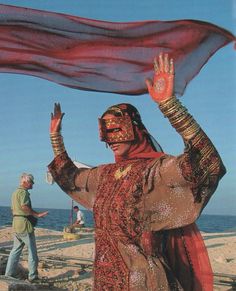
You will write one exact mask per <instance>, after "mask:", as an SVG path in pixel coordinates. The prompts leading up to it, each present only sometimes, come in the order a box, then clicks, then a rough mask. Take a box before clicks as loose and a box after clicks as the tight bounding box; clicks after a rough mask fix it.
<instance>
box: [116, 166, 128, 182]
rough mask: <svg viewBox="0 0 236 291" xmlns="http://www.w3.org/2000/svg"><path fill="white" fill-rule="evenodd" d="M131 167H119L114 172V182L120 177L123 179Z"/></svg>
mask: <svg viewBox="0 0 236 291" xmlns="http://www.w3.org/2000/svg"><path fill="white" fill-rule="evenodd" d="M131 168H132V166H131V165H129V166H128V167H126V168H124V167H120V168H119V169H117V170H116V172H115V178H116V180H118V179H120V178H121V177H125V176H126V175H127V174H128V172H129V171H130V170H131Z"/></svg>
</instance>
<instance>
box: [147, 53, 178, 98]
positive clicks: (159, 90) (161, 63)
mask: <svg viewBox="0 0 236 291" xmlns="http://www.w3.org/2000/svg"><path fill="white" fill-rule="evenodd" d="M146 85H147V88H148V92H149V94H150V96H151V97H152V99H153V100H154V101H155V102H157V103H159V102H161V101H163V100H166V99H169V98H170V97H171V96H173V90H174V63H173V59H170V60H169V55H168V54H164V56H163V54H162V53H161V54H160V55H159V56H158V58H157V57H156V58H155V60H154V77H153V82H152V81H151V80H148V79H147V80H146Z"/></svg>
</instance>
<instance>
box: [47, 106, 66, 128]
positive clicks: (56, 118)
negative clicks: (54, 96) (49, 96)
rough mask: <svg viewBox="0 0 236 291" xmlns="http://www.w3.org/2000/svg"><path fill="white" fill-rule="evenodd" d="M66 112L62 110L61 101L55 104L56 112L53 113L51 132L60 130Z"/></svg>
mask: <svg viewBox="0 0 236 291" xmlns="http://www.w3.org/2000/svg"><path fill="white" fill-rule="evenodd" d="M64 115H65V113H62V112H61V105H60V103H55V104H54V113H51V123H50V133H56V132H60V130H61V122H62V118H63V116H64Z"/></svg>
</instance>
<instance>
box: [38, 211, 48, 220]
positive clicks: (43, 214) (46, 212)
mask: <svg viewBox="0 0 236 291" xmlns="http://www.w3.org/2000/svg"><path fill="white" fill-rule="evenodd" d="M46 215H48V211H43V212H38V214H37V217H38V218H40V217H44V216H46Z"/></svg>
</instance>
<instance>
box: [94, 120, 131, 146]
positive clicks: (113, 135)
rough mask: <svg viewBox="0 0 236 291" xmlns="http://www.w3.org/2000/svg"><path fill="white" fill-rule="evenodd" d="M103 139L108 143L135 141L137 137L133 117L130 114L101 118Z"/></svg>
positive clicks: (101, 136) (100, 127)
mask: <svg viewBox="0 0 236 291" xmlns="http://www.w3.org/2000/svg"><path fill="white" fill-rule="evenodd" d="M98 121H99V133H100V139H101V141H104V142H107V143H116V142H126V141H133V140H134V139H135V136H134V130H133V125H132V121H131V118H130V117H129V116H128V115H124V116H121V117H115V116H114V118H109V119H105V118H99V119H98Z"/></svg>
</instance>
